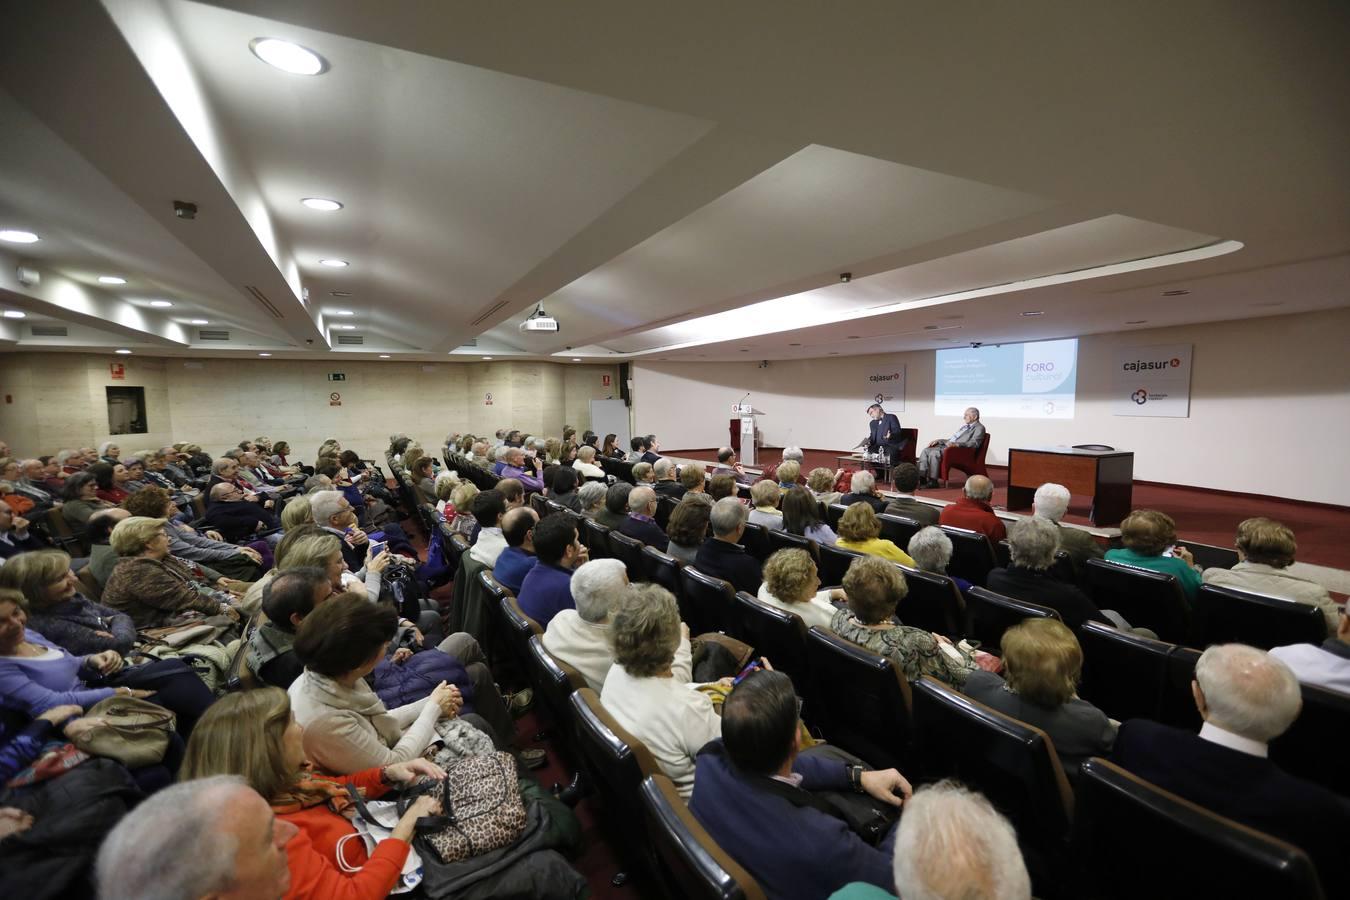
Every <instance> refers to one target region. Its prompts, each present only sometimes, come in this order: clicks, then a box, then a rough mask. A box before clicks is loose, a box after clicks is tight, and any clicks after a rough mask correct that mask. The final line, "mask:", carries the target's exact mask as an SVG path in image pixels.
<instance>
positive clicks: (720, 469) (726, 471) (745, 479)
mask: <svg viewBox="0 0 1350 900" xmlns="http://www.w3.org/2000/svg"><path fill="white" fill-rule="evenodd" d="M712 474H713V477H714V478H716V477H717V476H718V475H728V476H730V477H731V478H732V479H733V481H738V482H741V483H742V484H749V483H750V482H751V480H752V479H751V476H749V475H747V474H746V472H745V469H744V468H742V466H741V463H740V460H738V459H736V451H735V450H732V449H731V448H730V447H722V448H720V449H719V450H718V451H717V468H715V469H713V470H712Z"/></svg>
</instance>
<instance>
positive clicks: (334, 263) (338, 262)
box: [319, 259, 350, 269]
mask: <svg viewBox="0 0 1350 900" xmlns="http://www.w3.org/2000/svg"><path fill="white" fill-rule="evenodd" d="M319 265H321V266H327V267H328V268H330V269H345V268H347V266H348V265H350V263H348V262H347V261H346V260H345V259H321V260H319Z"/></svg>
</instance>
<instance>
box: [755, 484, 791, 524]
mask: <svg viewBox="0 0 1350 900" xmlns="http://www.w3.org/2000/svg"><path fill="white" fill-rule="evenodd" d="M781 496H782V491H781V490H779V488H778V483H777V482H775V481H770V480H769V479H767V478H765V479H763V480H761V481H756V482H755V483H754V484H752V485H751V486H750V504H751V506H752V507H753V508H752V509H751V510H750V524H752V525H758V526H759V527H761V528H763V529H764V530H765V531H782V530H783V513H782V511H781V510H779V509H778V500H779V498H780V497H781Z"/></svg>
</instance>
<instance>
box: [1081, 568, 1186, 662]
mask: <svg viewBox="0 0 1350 900" xmlns="http://www.w3.org/2000/svg"><path fill="white" fill-rule="evenodd" d="M1083 574H1084V580H1085V581H1086V583H1087V589H1088V593H1089V594H1091V595H1092V599H1093V601H1094V602H1095V603H1096V604H1097V608H1098V609H1113V610H1115V611H1116V612H1118V613H1120V614H1121V615H1122V616H1124V617H1125V621H1127V622H1129V623H1130V624H1131V625H1133V626H1134V627H1136V628H1150V629H1152V630H1153V633H1154V634H1156V635H1157V636H1158V637H1159V638H1161V639H1162V640H1164V641H1171V642H1172V643H1174V644H1183V643H1185V642H1186V639H1187V637H1188V636H1189V634H1190V614H1189V613H1188V612H1187V608H1186V598H1185V597H1184V596H1183V595H1182V593H1181V585H1180V584H1178V583H1177V580H1176V578H1175V577H1174V576H1172V575H1164V574H1163V573H1161V572H1154V571H1153V570H1152V569H1144V568H1140V567H1139V566H1128V565H1124V564H1122V563H1114V562H1107V561H1106V560H1102V559H1089V560H1088V561H1087V563H1086V565H1085V567H1084V569H1083Z"/></svg>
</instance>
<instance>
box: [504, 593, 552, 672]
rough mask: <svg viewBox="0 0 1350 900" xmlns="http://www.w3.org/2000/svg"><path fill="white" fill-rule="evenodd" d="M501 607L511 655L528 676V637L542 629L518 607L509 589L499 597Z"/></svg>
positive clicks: (541, 631) (538, 635)
mask: <svg viewBox="0 0 1350 900" xmlns="http://www.w3.org/2000/svg"><path fill="white" fill-rule="evenodd" d="M501 609H502V619H503V621H504V622H505V624H506V628H505V631H504V634H505V637H506V643H507V645H508V647H509V650H510V653H511V656H512V658H513V659H515V661H516V664H517V665H519V666H520V669H521V671H522V672H525V673H526V676H527V677H529V673H530V669H531V664H530V638H532V637H540V636H542V635H543V633H544V629H543V628H542V627H541V626H540V625H539V623H538V622H536V621H535V620H534V619H531V618H530V617H529V616H527V615H526V614H525V612H524V610H522V609H521V608H520V603H519V602H518V601H517V600H516V598H515V597H514V596H513V595H512V594H511V593H510V592H509V591H508V592H507V593H506V595H505V596H504V597H502V599H501Z"/></svg>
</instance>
